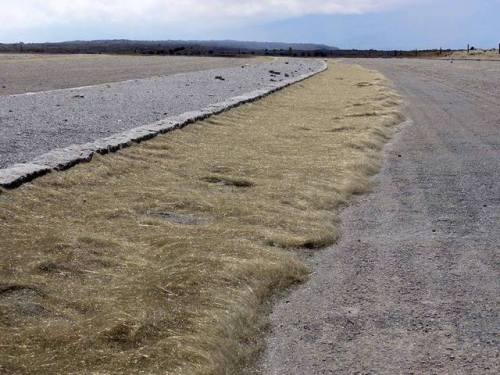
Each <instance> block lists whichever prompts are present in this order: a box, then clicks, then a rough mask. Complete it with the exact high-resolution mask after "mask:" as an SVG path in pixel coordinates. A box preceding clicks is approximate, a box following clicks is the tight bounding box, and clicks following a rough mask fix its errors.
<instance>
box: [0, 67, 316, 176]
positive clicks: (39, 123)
mask: <svg viewBox="0 0 500 375" xmlns="http://www.w3.org/2000/svg"><path fill="white" fill-rule="evenodd" d="M320 67H321V62H320V61H318V60H300V59H290V61H289V62H288V63H286V62H285V61H284V60H281V61H274V62H268V63H261V64H255V65H242V66H239V67H237V68H224V69H213V70H207V71H201V72H191V73H183V74H176V75H171V76H165V77H153V78H149V79H140V80H130V81H123V82H117V83H110V84H102V85H97V86H91V87H82V88H75V89H63V90H55V91H47V92H39V93H34V94H20V95H10V96H0V168H5V167H8V166H11V165H13V164H15V163H25V162H29V161H30V160H32V159H34V158H35V157H37V156H39V155H42V154H44V153H46V152H48V151H51V150H53V149H58V148H62V147H67V146H70V145H72V144H82V143H87V142H91V141H94V140H97V139H100V138H103V137H107V136H110V135H112V134H115V133H119V132H123V131H125V130H128V129H133V128H136V127H139V126H141V125H145V124H149V123H153V122H155V121H158V120H161V119H163V118H165V117H171V116H175V115H178V114H182V113H184V112H188V111H194V110H199V109H201V108H203V107H206V106H208V105H210V104H214V103H218V102H221V101H224V100H226V99H228V98H231V97H235V96H239V95H242V94H245V93H248V92H250V91H253V90H256V89H264V88H268V87H273V86H276V85H277V84H278V83H279V82H280V81H282V80H284V79H288V78H293V77H297V76H299V75H302V74H305V73H309V72H311V71H315V70H317V69H319V68H320ZM270 71H274V72H279V73H280V74H279V75H273V74H271V73H270ZM287 76H288V77H287ZM216 77H219V79H217V78H216Z"/></svg>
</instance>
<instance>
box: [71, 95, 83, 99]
mask: <svg viewBox="0 0 500 375" xmlns="http://www.w3.org/2000/svg"><path fill="white" fill-rule="evenodd" d="M73 98H75V99H83V98H85V96H84V95H73Z"/></svg>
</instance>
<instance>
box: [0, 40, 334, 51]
mask: <svg viewBox="0 0 500 375" xmlns="http://www.w3.org/2000/svg"><path fill="white" fill-rule="evenodd" d="M337 49H338V48H336V47H331V46H327V45H324V44H313V43H280V42H247V41H236V40H163V41H147V40H125V39H116V40H91V41H81V40H74V41H67V42H57V43H11V44H0V52H30V53H137V54H159V55H164V54H165V55H172V54H174V55H179V54H180V55H185V54H188V55H190V54H200V55H238V54H285V53H286V54H298V55H300V54H302V55H304V54H310V53H313V52H319V51H321V52H323V53H327V52H331V51H335V50H337Z"/></svg>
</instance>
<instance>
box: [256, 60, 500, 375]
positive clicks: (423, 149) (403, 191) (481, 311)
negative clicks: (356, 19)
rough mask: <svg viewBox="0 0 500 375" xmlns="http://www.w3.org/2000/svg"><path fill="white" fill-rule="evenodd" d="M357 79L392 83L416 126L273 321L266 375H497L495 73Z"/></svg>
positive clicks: (390, 72)
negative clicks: (333, 243)
mask: <svg viewBox="0 0 500 375" xmlns="http://www.w3.org/2000/svg"><path fill="white" fill-rule="evenodd" d="M363 65H365V66H367V67H369V68H374V69H378V70H380V71H382V72H383V73H384V74H386V76H388V77H389V78H390V79H392V80H393V81H394V82H395V83H396V86H397V87H398V88H399V90H400V92H401V93H402V94H403V95H404V96H405V97H406V98H407V100H408V102H409V103H410V105H409V108H408V112H409V115H410V117H411V118H412V119H413V121H414V124H412V125H409V126H405V127H404V128H402V131H401V132H400V133H399V134H398V135H397V137H396V138H395V139H394V141H393V143H392V144H391V145H390V146H389V147H388V148H387V149H386V160H385V166H384V169H383V171H382V173H381V175H379V176H378V177H377V179H378V182H379V185H378V187H377V188H376V189H375V191H374V192H373V194H371V195H368V196H366V197H363V198H362V199H360V200H359V201H358V202H357V203H356V204H355V205H353V206H352V207H350V208H348V209H346V210H345V211H344V212H343V215H342V220H343V233H344V234H343V238H342V240H341V241H340V243H339V244H338V245H337V246H334V247H333V248H330V249H328V250H326V251H324V252H321V253H319V254H317V256H315V257H314V259H313V262H314V264H315V273H314V274H313V275H312V278H311V280H310V281H309V282H308V283H306V284H305V285H303V286H301V287H300V288H299V289H297V290H295V291H294V292H293V293H292V294H291V295H290V296H288V297H287V298H286V299H285V300H283V302H282V303H280V304H278V305H277V306H276V307H275V310H274V313H273V315H272V334H271V337H270V338H269V339H268V351H267V353H266V354H265V356H264V360H263V362H264V363H263V365H262V367H263V369H264V370H263V373H264V374H308V375H314V374H353V373H362V374H412V373H413V374H488V373H491V374H493V373H495V374H496V373H498V372H499V369H500V365H499V358H498V357H499V342H498V333H499V330H498V327H499V325H500V319H499V315H498V311H499V302H500V300H499V293H498V291H499V276H500V275H499V266H498V265H499V261H500V257H499V245H498V244H499V243H500V230H499V219H500V200H499V197H500V189H499V184H498V182H499V181H500V167H499V160H500V150H499V140H500V134H499V133H500V120H499V118H500V116H499V114H498V108H499V106H500V91H499V90H498V87H500V64H495V63H486V62H485V63H477V62H455V64H450V63H449V62H442V61H411V60H401V61H394V60H389V61H381V60H367V61H364V62H363Z"/></svg>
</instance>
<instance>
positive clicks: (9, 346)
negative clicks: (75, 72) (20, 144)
mask: <svg viewBox="0 0 500 375" xmlns="http://www.w3.org/2000/svg"><path fill="white" fill-rule="evenodd" d="M398 105H399V98H398V96H397V95H396V94H394V93H393V92H392V91H390V90H389V89H388V88H387V87H386V86H385V82H384V80H383V79H382V77H380V76H379V75H378V74H377V73H374V72H370V71H367V70H364V69H362V68H360V67H357V66H347V65H332V66H331V68H330V70H329V71H327V72H325V73H323V74H321V75H318V76H316V77H314V78H312V79H310V80H308V81H306V82H304V83H301V84H298V85H295V86H293V87H291V88H288V89H286V90H284V91H282V92H280V93H277V94H275V95H273V96H271V97H268V98H266V99H264V100H262V101H259V102H258V103H254V104H250V105H245V106H243V107H240V108H238V109H235V110H232V111H230V112H228V113H226V114H223V115H219V116H216V117H213V118H211V119H209V120H206V121H202V122H198V123H195V124H193V125H190V126H189V127H187V128H184V129H183V130H180V131H176V132H174V133H171V134H168V135H165V136H161V137H159V138H156V139H154V140H152V141H149V142H146V143H143V144H141V145H137V146H134V147H131V148H129V149H126V150H123V151H121V152H119V153H117V154H113V155H108V156H105V157H98V158H95V159H94V160H93V161H92V162H91V163H90V164H85V165H79V166H77V167H75V168H73V169H71V170H69V171H67V172H64V173H56V174H51V175H48V176H46V177H43V178H41V179H39V180H36V181H35V182H34V183H32V184H29V185H25V186H23V187H21V188H20V189H18V190H15V191H3V192H2V194H1V195H0V248H1V251H0V259H1V264H0V372H2V371H3V372H7V373H36V374H41V373H100V374H101V373H110V374H111V373H116V374H122V373H148V374H150V373H154V374H236V373H239V372H240V370H241V368H242V367H243V366H244V365H245V363H246V362H247V361H248V360H249V359H251V358H252V357H253V356H255V354H256V353H258V352H259V350H260V348H261V346H260V345H261V343H260V341H259V340H258V332H259V331H261V330H262V329H263V327H264V324H265V321H266V320H265V317H263V316H262V314H261V310H260V307H261V306H262V303H263V301H265V300H266V299H267V298H268V297H269V296H270V294H271V293H273V292H275V291H279V290H282V289H284V288H286V287H289V286H290V285H292V284H294V283H298V282H301V281H303V280H304V279H306V278H307V275H308V272H309V270H308V266H307V265H306V264H305V263H304V262H303V261H302V260H301V259H300V257H299V256H297V255H296V252H294V251H290V249H299V250H300V249H304V248H307V249H314V248H320V247H323V246H326V245H329V244H332V243H333V242H335V240H336V239H337V236H338V234H337V227H338V220H337V216H336V214H337V209H338V207H339V205H341V204H343V203H344V202H345V201H346V200H347V199H348V198H349V197H350V196H351V195H352V194H357V193H362V192H365V191H367V190H368V189H369V187H370V182H369V180H368V177H369V176H371V175H373V174H374V173H375V172H376V171H377V170H378V168H379V156H380V150H381V147H382V145H383V144H384V143H385V142H386V141H387V140H388V139H389V137H390V135H391V133H392V130H393V128H394V125H395V124H397V123H399V122H400V121H401V119H402V117H401V115H400V114H399V113H398V112H397V108H398Z"/></svg>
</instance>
